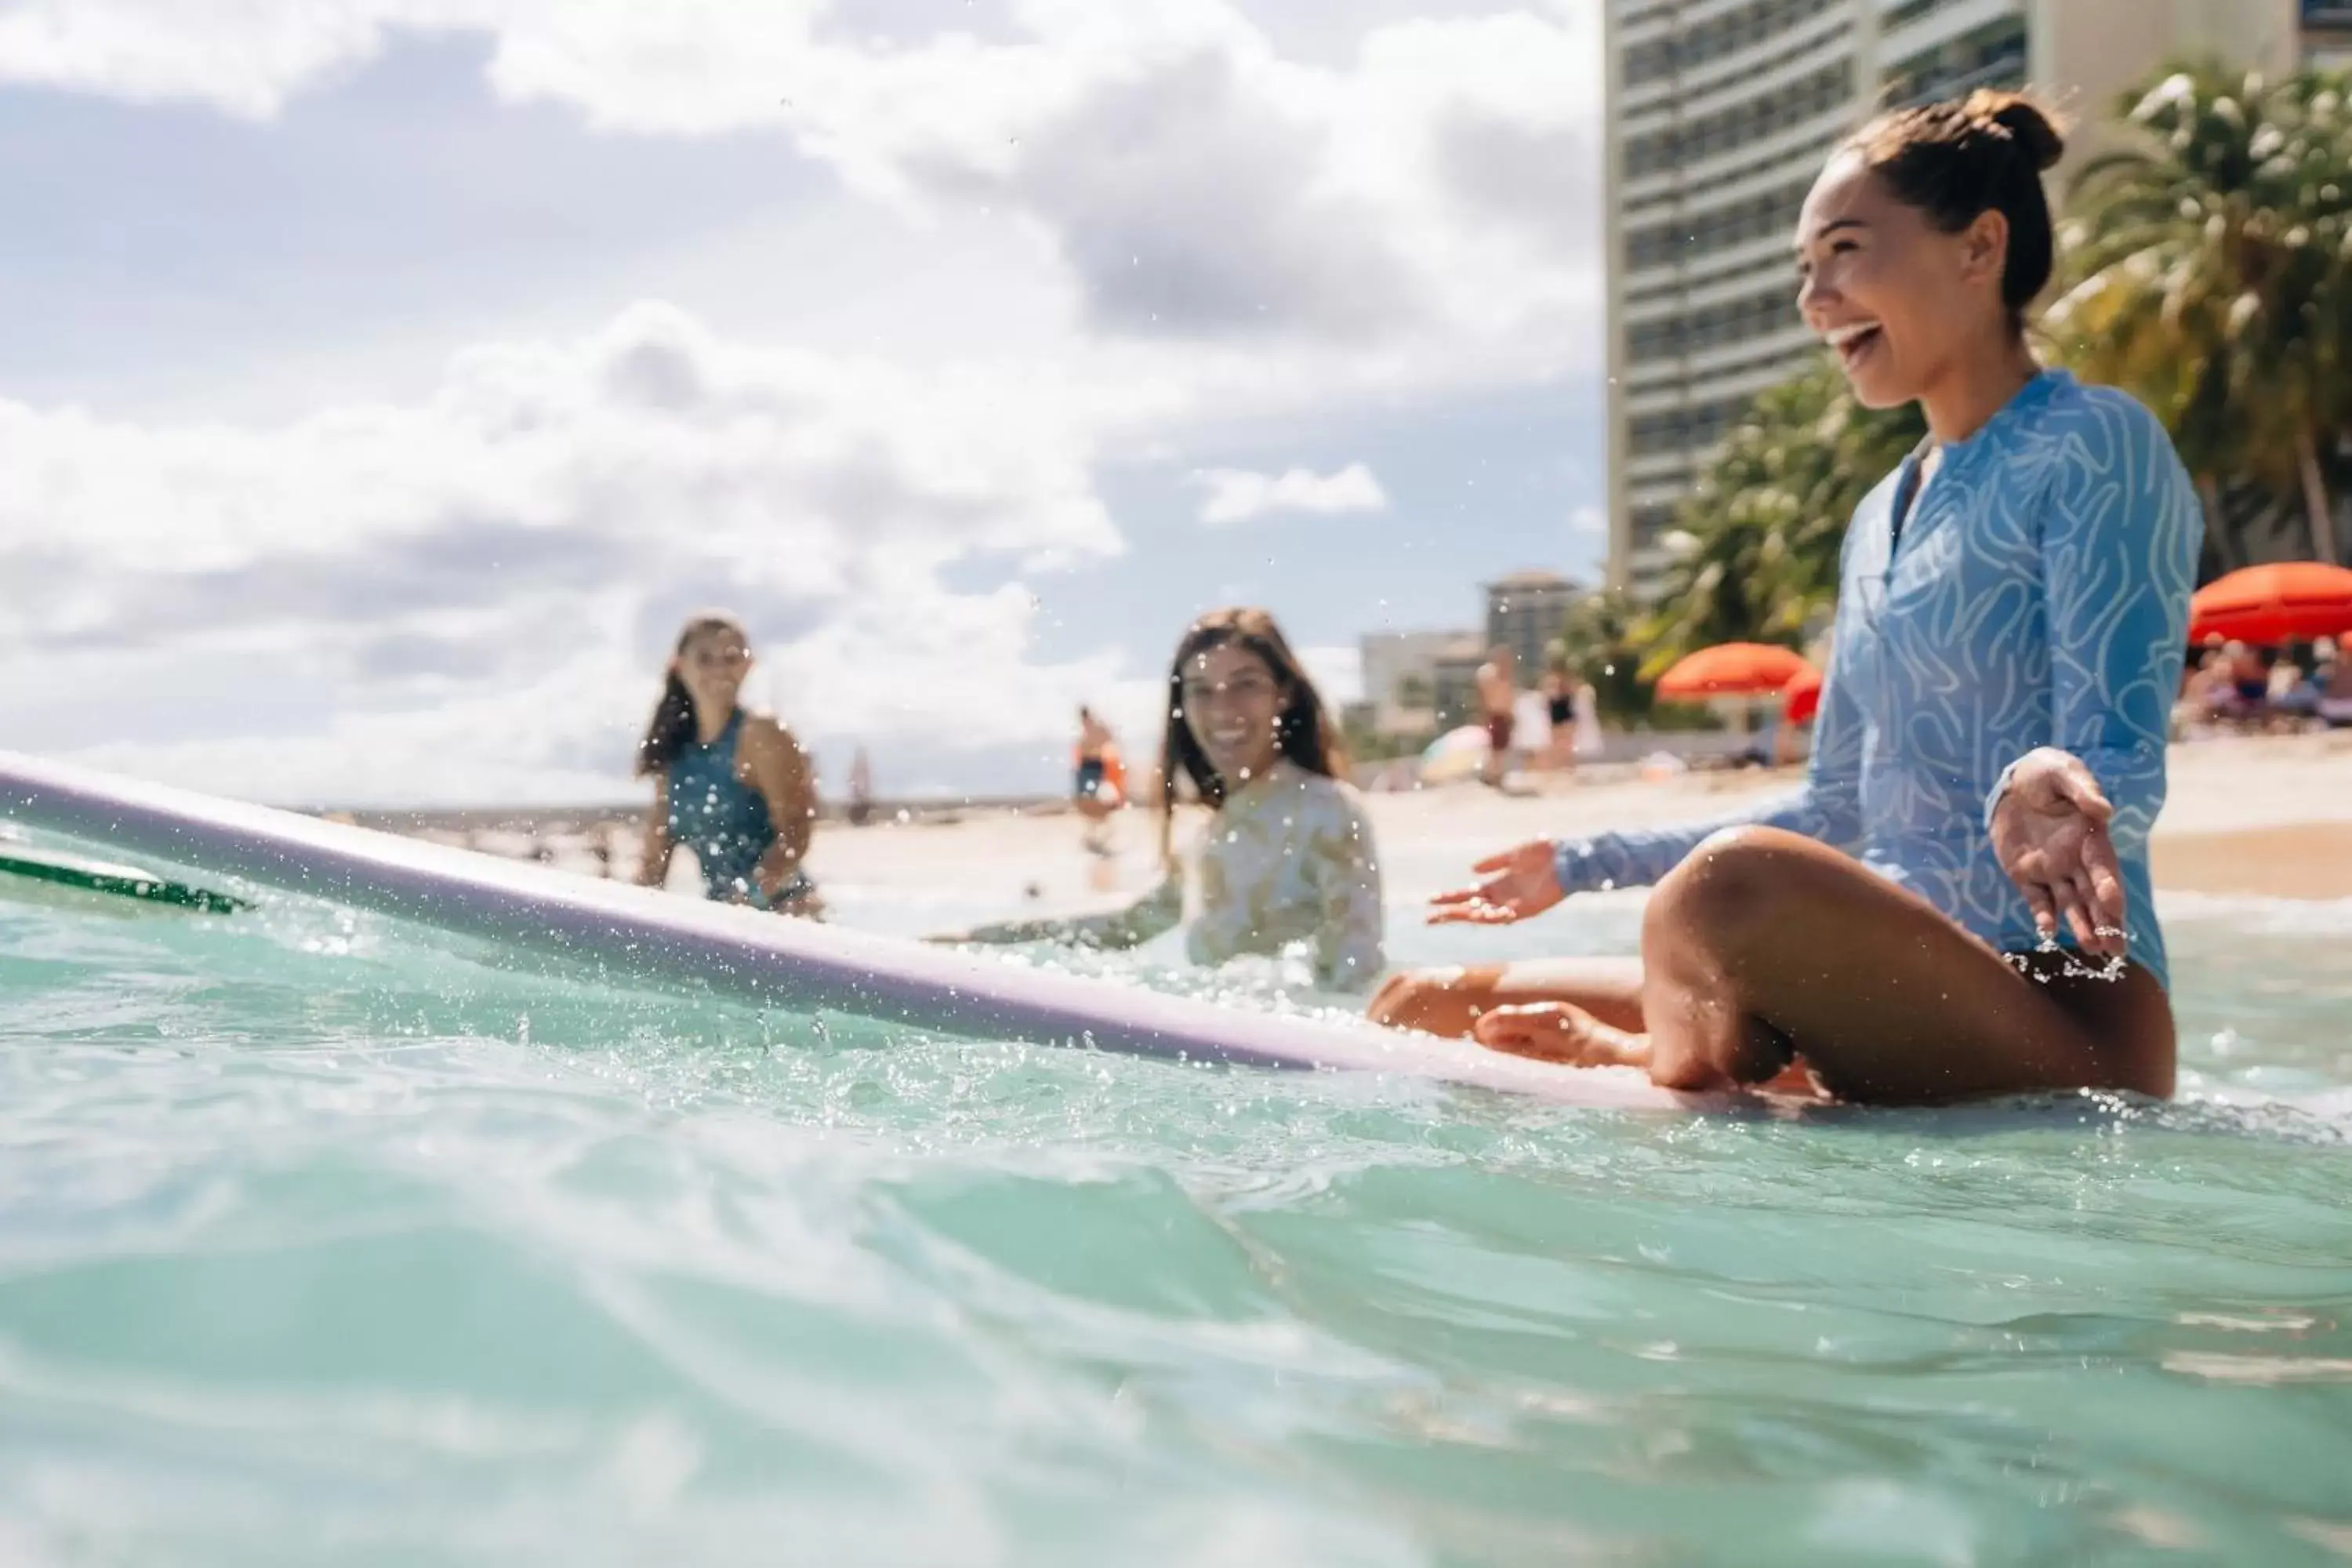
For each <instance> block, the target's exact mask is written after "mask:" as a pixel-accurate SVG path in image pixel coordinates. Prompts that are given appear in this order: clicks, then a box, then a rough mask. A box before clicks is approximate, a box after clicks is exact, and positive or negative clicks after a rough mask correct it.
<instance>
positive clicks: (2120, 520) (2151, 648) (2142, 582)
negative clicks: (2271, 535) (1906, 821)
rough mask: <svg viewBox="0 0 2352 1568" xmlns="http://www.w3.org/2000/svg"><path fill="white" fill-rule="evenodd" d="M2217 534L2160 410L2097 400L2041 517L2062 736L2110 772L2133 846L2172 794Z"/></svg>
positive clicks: (1992, 800)
mask: <svg viewBox="0 0 2352 1568" xmlns="http://www.w3.org/2000/svg"><path fill="white" fill-rule="evenodd" d="M2204 542H2205V515H2204V509H2203V508H2202V507H2201V506H2200V505H2199V503H2198V499H2197V488H2196V486H2195V484H2194V483H2193V482H2191V480H2190V479H2189V474H2188V471H2187V470H2186V469H2185V468H2182V467H2181V464H2180V459H2179V457H2178V456H2177V455H2176V454H2175V453H2174V451H2173V447H2172V440H2171V437H2168V436H2167V435H2166V434H2165V431H2164V427H2163V426H2161V425H2159V424H2158V423H2157V419H2156V416H2154V415H2152V414H2150V413H2148V412H2147V409H2145V408H2143V407H2141V406H2140V405H2138V404H2137V403H2133V402H2129V401H2127V400H2126V399H2123V398H2120V397H2106V398H2098V399H2096V400H2095V401H2092V402H2090V403H2089V404H2088V405H2087V407H2086V409H2085V417H2084V419H2083V420H2082V421H2081V423H2080V426H2079V427H2078V428H2077V429H2076V430H2074V432H2072V433H2071V436H2070V441H2069V450H2068V452H2067V454H2066V456H2065V459H2064V460H2063V462H2062V463H2061V464H2060V465H2059V471H2058V477H2057V479H2056V481H2055V482H2054V484H2053V487H2052V489H2051V493H2050V495H2049V497H2048V498H2047V501H2046V505H2045V510H2044V512H2043V515H2042V594H2043V597H2044V601H2045V604H2046V607H2047V614H2048V616H2049V620H2050V718H2051V744H2052V745H2053V746H2054V747H2055V748H2056V749H2058V750H2059V751H2062V752H2066V753H2068V754H2069V755H2071V756H2073V757H2074V758H2076V759H2077V760H2079V761H2080V762H2081V763H2083V764H2084V766H2085V767H2086V768H2088V769H2089V770H2090V773H2091V776H2092V777H2093V778H2094V779H2095V780H2096V781H2097V783H2098V787H2099V791H2100V793H2101V794H2103V795H2105V797H2106V799H2107V802H2108V804H2109V805H2112V806H2113V807H2114V808H2115V815H2114V816H2113V818H2112V819H2111V820H2110V821H2109V822H2108V823H2107V825H2106V828H2107V836H2108V837H2109V838H2111V839H2112V840H2113V841H2114V844H2115V846H2116V849H2117V850H2118V851H2119V852H2121V853H2123V854H2126V855H2128V854H2131V853H2133V852H2135V851H2137V850H2138V849H2140V848H2141V847H2144V846H2145V845H2146V844H2147V836H2148V830H2149V829H2150V828H2152V827H2153V826H2155V825H2156V816H2157V813H2158V811H2160V810H2162V809H2163V807H2164V754H2165V746H2166V742H2167V740H2168V736H2169V733H2170V719H2171V710H2172V703H2171V695H2172V692H2173V690H2174V689H2175V688H2177V687H2178V686H2179V682H2180V666H2181V661H2182V659H2183V658H2185V657H2186V654H2187V649H2188V645H2189V594H2190V592H2191V590H2192V589H2194V587H2195V586H2196V582H2197V555H2198V552H2199V551H2200V549H2202V548H2203V546H2204ZM2031 754H2032V753H2028V755H2029V756H2030V755H2031ZM2025 761H2026V758H2022V757H2020V758H2012V759H2011V762H2010V765H2009V767H2008V769H2007V770H2006V771H2004V772H2003V773H2002V774H2001V776H2000V781H1999V782H1998V783H1996V784H1994V785H1993V788H1992V792H1991V795H1990V797H1989V798H1988V799H1987V800H1986V802H1985V820H1986V822H1987V823H1988V824H1990V823H1991V821H1992V820H1993V818H1994V816H1996V815H1997V813H1998V811H1999V809H2000V802H2001V798H2002V796H2004V795H2006V794H2007V793H2008V791H2009V785H2010V783H2011V779H2012V778H2013V777H2014V776H2015V774H2016V772H2017V770H2018V768H2019V766H2020V765H2021V763H2024V762H2025Z"/></svg>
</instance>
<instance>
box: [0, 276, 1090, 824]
mask: <svg viewBox="0 0 2352 1568" xmlns="http://www.w3.org/2000/svg"><path fill="white" fill-rule="evenodd" d="M1081 408H1083V409H1084V412H1083V413H1081V412H1080V410H1081ZM1104 412H1105V410H1104V405H1103V400H1102V399H1100V398H1098V397H1096V396H1092V395H1089V396H1087V397H1083V398H1080V397H1076V396H1075V395H1066V394H1065V393H1063V392H1060V391H1058V390H1057V389H1055V387H1053V386H1051V385H1048V384H1036V385H1030V386H1025V387H1024V386H1023V385H1020V384H1017V383H1015V382H1013V381H1011V380H1010V379H1009V378H1006V377H1003V376H1000V375H986V376H980V375H969V376H961V377H959V376H956V375H953V374H939V373H936V372H934V373H929V374H924V375H922V376H916V375H913V374H908V373H904V372H900V371H896V370H893V369H892V368H890V367H888V366H885V365H878V364H873V363H858V362H856V361H850V360H844V359H837V358H819V357H816V356H811V355H804V354H796V353H782V352H776V351H766V350H753V349H748V348H744V347H741V346H740V345H734V344H729V343H724V342H719V341H718V340H716V339H715V338H714V337H712V336H711V335H710V334H709V332H708V331H706V330H705V329H703V328H702V327H701V326H700V325H699V324H698V323H697V322H696V321H693V320H691V319H690V318H688V317H687V316H686V315H684V314H683V313H681V312H679V311H677V310H674V309H672V308H669V307H667V306H663V305H657V304H644V305H639V306H635V307H633V308H631V309H630V310H626V311H625V312H623V313H622V314H621V315H620V316H619V317H618V318H617V319H615V320H614V321H613V322H611V323H610V324H609V325H608V326H607V327H606V328H605V329H604V331H601V332H599V333H597V334H595V335H594V336H593V338H591V339H589V340H587V341H585V342H576V343H569V344H555V345H546V344H502V345H492V346H487V347H483V348H479V349H477V350H474V351H472V352H469V353H467V354H464V355H462V356H460V358H459V359H458V360H457V362H456V363H455V364H454V365H453V366H452V368H451V370H450V372H449V374H448V376H447V378H446V381H445V383H444V384H443V385H442V386H441V387H440V389H439V390H438V392H437V393H436V395H434V396H432V397H431V398H430V399H428V400H426V401H424V402H422V403H419V404H416V405H409V406H353V407H345V408H338V409H332V410H329V411H326V412H323V413H320V414H318V415H315V416H311V417H310V418H307V419H304V420H301V421H299V422H298V423H296V424H293V425H291V426H287V427H285V428H281V429H277V430H271V431H266V432H257V431H247V430H239V429H233V428H227V427H218V428H201V427H184V428H149V427H143V426H124V425H111V424H106V423H102V422H100V421H98V420H95V419H93V418H91V417H89V416H86V415H83V414H79V413H76V412H70V411H68V412H44V411H38V410H35V409H32V408H28V407H26V406H24V405H17V404H12V403H8V402H5V401H0V450H5V451H6V452H7V453H8V455H9V458H8V461H7V462H6V463H5V465H0V655H5V656H9V657H0V667H6V668H10V669H11V670H12V674H11V677H10V678H8V679H0V732H7V733H10V734H12V735H15V736H17V737H28V736H29V737H34V738H35V739H33V740H30V741H25V742H21V743H40V744H43V745H44V747H45V749H59V750H78V749H87V748H88V747H90V746H92V745H100V746H105V747H106V749H105V750H104V751H103V752H100V753H99V754H100V755H102V756H103V757H105V758H106V759H107V760H110V761H114V762H117V763H125V762H138V763H140V766H141V771H145V772H168V773H173V774H174V775H177V776H184V777H185V776H192V775H197V776H202V777H204V778H205V780H206V781H207V782H209V783H211V784H214V785H215V787H221V788H231V789H236V790H241V791H247V792H256V793H263V794H268V795H272V796H273V797H278V798H284V797H287V796H289V795H296V796H306V797H308V796H316V795H341V796H344V797H349V796H351V795H355V794H356V795H365V794H370V793H381V792H383V790H385V789H386V788H394V789H395V790H397V791H399V792H402V793H412V794H424V795H439V796H443V797H446V796H449V795H459V796H464V795H476V794H477V793H478V792H481V791H488V792H489V793H502V792H505V791H507V790H509V789H511V788H513V787H516V786H517V784H518V781H520V780H521V779H523V778H526V777H534V778H538V779H540V780H541V782H542V783H543V784H547V785H548V786H550V787H554V786H556V785H559V784H560V785H561V786H562V787H563V788H565V789H566V790H571V789H572V788H573V786H576V785H579V784H582V783H583V781H587V780H590V779H599V778H601V779H604V780H606V781H608V784H607V791H608V793H609V790H610V789H611V788H614V787H618V781H619V780H620V779H621V778H622V777H623V776H624V775H625V759H626V756H627V746H628V741H629V737H630V733H631V731H634V729H635V726H636V725H637V724H638V723H640V722H642V720H643V717H644V714H643V712H642V711H641V710H642V709H644V708H646V707H647V706H649V704H650V702H651V699H652V694H653V689H654V685H655V681H656V670H657V669H658V667H659V663H660V661H661V658H663V656H664V655H665V654H666V653H667V643H668V639H669V637H670V635H671V632H672V630H673V628H674V627H675V626H676V625H677V622H678V620H679V619H680V618H681V617H682V616H684V615H685V614H686V613H687V612H688V611H689V610H690V609H692V608H694V607H696V606H697V605H702V604H704V603H708V602H719V603H725V604H729V605H732V606H733V607H735V608H736V609H738V610H739V611H740V612H741V613H742V614H743V615H744V616H746V617H747V618H748V619H749V621H750V622H751V627H752V630H753V634H754V638H755V642H756V643H757V644H758V646H759V647H760V649H761V652H762V654H763V656H764V658H765V660H766V662H767V663H768V664H769V665H770V666H771V667H772V681H773V684H774V686H775V689H776V691H777V695H778V697H779V699H780V700H781V703H782V708H783V710H784V711H785V713H786V714H787V716H788V717H789V718H791V719H792V720H793V721H795V722H797V723H800V724H802V725H803V726H805V727H807V728H809V729H812V730H814V731H821V732H825V731H829V732H834V733H860V734H864V735H866V736H869V737H877V736H878V737H887V736H890V735H893V734H899V735H904V734H919V735H921V736H923V737H924V738H925V739H927V740H929V741H935V742H939V741H943V742H947V743H949V744H950V745H952V744H956V743H959V742H969V743H971V744H973V745H981V744H987V743H990V742H1006V741H1009V740H1019V739H1030V738H1045V737H1055V738H1058V737H1059V736H1060V735H1061V733H1062V732H1063V731H1064V730H1065V729H1066V725H1067V717H1066V716H1067V711H1068V710H1069V708H1070V707H1071V705H1072V704H1074V703H1075V702H1076V701H1077V700H1082V696H1083V694H1084V693H1086V692H1087V691H1089V690H1095V689H1103V688H1106V687H1108V686H1110V685H1114V684H1116V683H1117V682H1118V680H1120V679H1124V672H1123V671H1122V670H1121V669H1120V668H1119V667H1118V660H1117V658H1115V657H1113V656H1111V655H1109V654H1108V653H1107V654H1105V655H1103V656H1100V657H1098V658H1093V659H1088V660H1082V661H1077V662H1073V663H1066V664H1063V665H1060V666H1051V667H1041V666H1039V665H1037V664H1034V663H1032V662H1030V661H1029V659H1028V658H1027V653H1026V649H1027V644H1028V639H1029V630H1030V622H1031V617H1032V616H1033V614H1034V602H1033V600H1032V599H1031V597H1030V595H1029V593H1028V591H1027V590H1026V589H1025V588H1024V587H1023V586H1022V585H1021V584H1020V583H1019V582H1018V581H1013V582H1008V583H1006V584H1004V585H1003V586H1001V587H998V588H995V589H993V590H989V591H972V590H970V589H958V588H955V587H951V586H950V585H949V584H948V581H947V577H946V574H947V569H948V568H950V567H951V566H955V565H957V564H958V563H968V562H971V561H974V560H975V559H982V558H984V559H988V560H993V561H1001V562H1002V563H1003V567H1002V573H1003V574H1004V575H1007V576H1011V575H1013V574H1040V573H1050V572H1052V571H1055V570H1056V569H1057V568H1060V567H1063V566H1066V565H1069V564H1072V563H1083V562H1085V561H1088V560H1094V559H1100V558H1102V557H1105V556H1107V555H1110V554H1113V553H1116V552H1118V551H1119V550H1120V549H1121V548H1122V542H1121V540H1120V538H1119V535H1118V532H1117V531H1116V530H1115V529H1114V528H1113V526H1112V525H1111V523H1110V521H1109V519H1108V515H1107V514H1106V512H1105V510H1104V509H1103V507H1102V504H1101V502H1100V501H1099V500H1097V497H1096V495H1095V493H1094V489H1093V486H1092V479H1091V461H1092V447H1093V443H1094V440H1095V435H1096V431H1097V427H1098V421H1099V420H1100V419H1101V418H1102V417H1103V416H1104ZM35 671H37V672H38V679H34V673H33V672H35ZM92 690H104V691H107V692H108V693H110V702H109V703H108V704H107V708H108V710H109V712H110V715H111V718H110V720H109V721H108V722H109V723H110V725H112V726H119V729H120V731H127V732H131V733H137V734H141V735H151V736H156V737H159V738H160V739H159V740H158V742H157V743H154V744H150V745H146V746H141V747H129V748H126V747H123V746H121V745H108V742H110V739H111V735H112V732H113V731H108V730H100V731H92V730H91V729H90V728H89V725H90V722H91V721H90V720H89V717H88V716H87V713H86V711H85V710H87V709H88V708H89V704H88V703H87V701H86V700H85V699H86V697H87V694H88V693H89V692H90V691H92ZM193 690H201V691H204V692H208V693H210V694H211V700H209V701H208V702H206V703H205V708H206V710H207V712H208V715H209V720H210V724H211V726H212V727H211V729H210V730H209V731H205V732H202V733H195V734H189V733H187V726H186V725H185V723H184V721H178V720H177V719H175V714H176V712H177V710H178V709H179V707H180V704H181V703H182V702H183V701H184V695H183V694H184V693H189V692H192V691H193ZM77 694H80V695H79V696H78V695H77ZM175 734H177V735H181V736H182V737H184V738H182V739H180V740H176V741H174V740H172V739H170V737H171V736H173V735H175Z"/></svg>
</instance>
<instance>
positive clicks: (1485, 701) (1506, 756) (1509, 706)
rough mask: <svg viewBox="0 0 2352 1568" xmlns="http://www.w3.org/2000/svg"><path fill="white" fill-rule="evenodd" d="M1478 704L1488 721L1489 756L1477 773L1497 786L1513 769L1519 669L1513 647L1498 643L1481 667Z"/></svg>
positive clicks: (1478, 677)
mask: <svg viewBox="0 0 2352 1568" xmlns="http://www.w3.org/2000/svg"><path fill="white" fill-rule="evenodd" d="M1477 686H1478V708H1479V711H1480V712H1481V714H1482V715H1483V716H1484V717H1485V720H1486V762H1485V763H1483V764H1482V765H1481V766H1480V768H1479V773H1478V776H1479V778H1480V779H1481V780H1483V781H1484V782H1485V783H1486V784H1492V785H1494V786H1495V787H1496V788H1498V789H1499V788H1501V787H1502V783H1503V778H1504V775H1505V774H1506V773H1508V772H1509V771H1510V764H1511V731H1512V729H1513V727H1514V726H1515V725H1516V723H1517V711H1516V710H1517V707H1518V701H1519V680H1518V671H1517V666H1516V664H1515V663H1514V661H1513V659H1512V657H1511V650H1510V649H1509V648H1507V647H1498V648H1496V649H1495V650H1494V652H1492V653H1490V654H1488V655H1487V656H1486V663H1484V664H1482V665H1480V666H1479V667H1478V674H1477Z"/></svg>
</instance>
